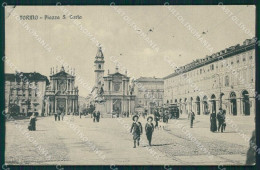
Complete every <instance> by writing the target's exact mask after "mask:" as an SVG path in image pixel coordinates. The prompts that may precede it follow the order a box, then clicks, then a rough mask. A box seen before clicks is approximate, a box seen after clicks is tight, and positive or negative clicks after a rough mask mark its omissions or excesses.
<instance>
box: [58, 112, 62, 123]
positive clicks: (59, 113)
mask: <svg viewBox="0 0 260 170" xmlns="http://www.w3.org/2000/svg"><path fill="white" fill-rule="evenodd" d="M60 115H61V110H59V111H58V121H60Z"/></svg>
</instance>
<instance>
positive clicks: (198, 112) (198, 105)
mask: <svg viewBox="0 0 260 170" xmlns="http://www.w3.org/2000/svg"><path fill="white" fill-rule="evenodd" d="M195 103H196V112H197V115H200V110H201V109H200V97H199V96H197V97H196V101H195Z"/></svg>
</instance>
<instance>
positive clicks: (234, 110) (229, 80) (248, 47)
mask: <svg viewBox="0 0 260 170" xmlns="http://www.w3.org/2000/svg"><path fill="white" fill-rule="evenodd" d="M167 101H170V103H176V104H178V106H179V108H180V110H181V112H182V113H189V112H190V111H191V110H192V111H194V112H195V113H196V114H198V115H200V114H209V113H211V112H218V110H219V108H220V107H222V108H223V109H225V110H226V111H227V114H231V115H234V116H236V115H254V114H255V41H254V39H247V40H245V41H244V42H243V44H241V45H240V44H237V45H235V46H231V47H229V48H226V49H224V50H221V51H220V52H217V53H215V54H212V55H211V56H206V58H202V59H197V60H195V61H193V62H192V63H189V64H187V65H185V66H182V67H178V68H176V70H175V72H174V73H172V74H170V75H168V76H166V77H164V103H167Z"/></svg>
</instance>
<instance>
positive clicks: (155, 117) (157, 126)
mask: <svg viewBox="0 0 260 170" xmlns="http://www.w3.org/2000/svg"><path fill="white" fill-rule="evenodd" d="M154 120H155V127H154V128H159V125H158V121H159V120H160V117H159V113H158V111H155V113H154Z"/></svg>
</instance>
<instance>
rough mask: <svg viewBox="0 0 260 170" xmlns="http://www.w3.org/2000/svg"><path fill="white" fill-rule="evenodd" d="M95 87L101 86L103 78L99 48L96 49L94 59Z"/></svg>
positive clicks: (102, 60) (102, 59) (100, 50)
mask: <svg viewBox="0 0 260 170" xmlns="http://www.w3.org/2000/svg"><path fill="white" fill-rule="evenodd" d="M94 63H95V85H96V86H98V85H102V84H103V77H104V63H105V60H104V55H103V52H102V48H101V46H99V47H98V51H97V55H96V57H95V62H94Z"/></svg>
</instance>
